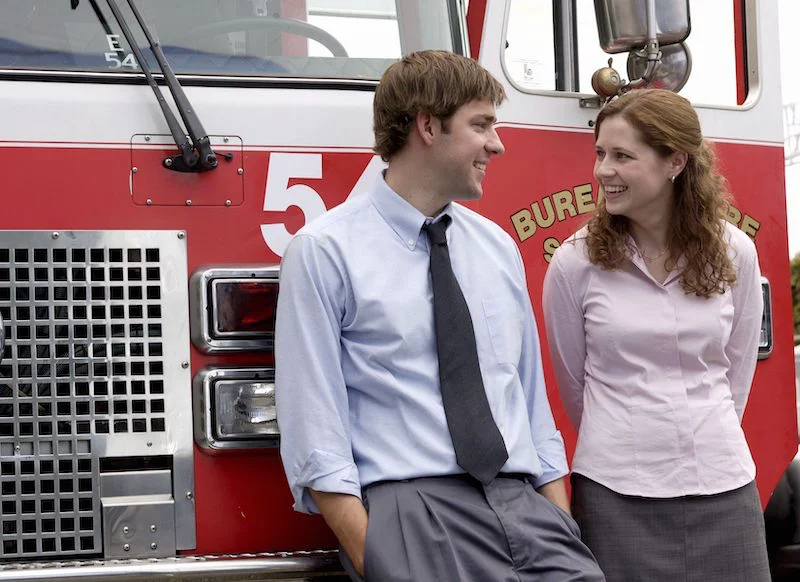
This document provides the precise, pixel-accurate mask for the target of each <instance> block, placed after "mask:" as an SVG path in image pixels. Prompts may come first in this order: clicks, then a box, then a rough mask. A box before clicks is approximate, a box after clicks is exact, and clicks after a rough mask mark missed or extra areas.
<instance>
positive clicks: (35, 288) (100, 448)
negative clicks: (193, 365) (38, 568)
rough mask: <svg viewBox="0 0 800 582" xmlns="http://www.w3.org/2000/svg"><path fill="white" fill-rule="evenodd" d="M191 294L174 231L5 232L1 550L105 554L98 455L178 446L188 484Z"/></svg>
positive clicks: (0, 237)
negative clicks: (184, 410)
mask: <svg viewBox="0 0 800 582" xmlns="http://www.w3.org/2000/svg"><path fill="white" fill-rule="evenodd" d="M170 278H172V280H168V279H170ZM176 282H177V284H176ZM187 303H188V299H187V290H186V251H185V242H184V240H183V239H182V235H181V238H180V239H179V237H178V236H176V233H175V232H171V233H168V232H160V233H159V232H154V233H144V232H138V231H137V232H130V231H129V232H103V233H97V232H95V233H93V232H69V233H51V232H47V233H44V232H13V233H12V232H0V311H1V312H2V314H3V316H4V318H5V320H6V332H7V344H6V349H5V353H4V358H3V362H2V364H0V488H2V505H1V506H0V522H2V544H1V545H0V559H8V558H28V557H37V556H47V555H59V556H63V555H66V554H77V555H83V554H87V555H88V554H94V555H100V554H102V550H103V548H102V531H101V514H100V512H101V507H100V492H99V485H98V483H99V474H100V470H101V467H100V459H101V458H110V457H120V456H136V455H158V454H171V455H176V454H177V455H180V456H181V459H182V460H176V461H175V464H176V473H175V476H176V477H175V481H176V488H180V489H181V490H182V491H184V492H185V491H189V490H191V487H192V476H191V465H189V469H190V471H189V474H188V476H186V475H183V476H181V477H179V476H178V472H177V471H178V470H179V469H180V467H179V466H180V465H182V466H183V468H184V470H185V467H186V459H185V458H183V457H184V456H185V453H186V450H187V449H188V456H189V458H190V457H191V424H190V423H191V419H188V423H187V419H185V418H184V416H183V415H182V414H180V413H178V412H177V410H178V409H179V407H180V406H181V403H180V402H178V401H177V400H178V398H177V397H178V396H182V398H183V399H184V400H185V398H187V397H188V394H189V393H188V390H189V388H188V386H189V383H190V379H189V378H188V370H185V364H184V365H183V366H181V362H183V361H188V327H187V325H186V317H187V316H186V312H187V309H188V308H187ZM181 340H182V341H181ZM170 386H171V387H172V388H171V389H170V388H169V387H170ZM184 425H185V426H184ZM184 432H185V433H187V435H186V436H184V435H183V433H184ZM170 439H171V440H170ZM182 453H183V454H182ZM189 462H190V461H189ZM190 509H191V510H192V515H191V517H192V521H193V507H192V508H190ZM178 511H183V512H184V513H185V511H186V509H185V508H183V509H181V508H178V507H176V514H177V513H178ZM184 518H185V515H184ZM183 521H184V522H185V521H186V519H184V520H183ZM186 535H188V534H186ZM188 537H190V538H191V543H192V544H193V542H194V529H193V525H192V526H191V532H190V535H188ZM187 539H188V538H187Z"/></svg>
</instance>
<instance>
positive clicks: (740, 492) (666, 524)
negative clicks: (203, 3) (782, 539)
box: [572, 474, 770, 582]
mask: <svg viewBox="0 0 800 582" xmlns="http://www.w3.org/2000/svg"><path fill="white" fill-rule="evenodd" d="M572 515H573V516H574V518H575V520H576V521H577V522H578V525H579V526H580V528H581V534H582V536H581V537H582V539H583V542H584V543H585V544H586V545H587V546H589V549H590V550H592V553H594V555H595V557H596V558H597V561H598V563H599V564H600V567H601V568H602V570H603V572H604V573H605V575H606V578H607V580H608V582H634V581H641V580H646V581H648V582H660V581H662V580H663V581H665V582H769V581H770V574H769V563H768V560H767V547H766V542H765V538H764V517H763V514H762V513H761V503H760V501H759V497H758V491H757V489H756V485H755V482H751V483H749V484H748V485H745V486H744V487H740V488H739V489H734V490H733V491H727V492H725V493H720V494H717V495H702V496H688V497H673V498H668V499H654V498H646V497H634V496H629V495H621V494H619V493H616V492H614V491H612V490H611V489H608V488H607V487H604V486H603V485H600V484H599V483H597V482H595V481H592V480H591V479H588V478H587V477H584V476H583V475H578V474H573V475H572Z"/></svg>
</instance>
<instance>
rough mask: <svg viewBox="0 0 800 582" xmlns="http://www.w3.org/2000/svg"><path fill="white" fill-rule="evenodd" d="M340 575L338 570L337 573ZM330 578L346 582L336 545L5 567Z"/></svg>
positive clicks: (72, 573)
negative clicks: (243, 552) (267, 551)
mask: <svg viewBox="0 0 800 582" xmlns="http://www.w3.org/2000/svg"><path fill="white" fill-rule="evenodd" d="M337 574H338V575H337ZM323 577H324V578H325V579H326V580H330V581H331V582H337V581H339V582H344V581H346V580H348V578H347V577H346V576H345V575H344V574H343V572H342V570H341V565H340V564H339V559H338V557H337V553H336V552H335V551H332V550H319V551H309V552H275V553H260V554H239V555H232V554H227V555H212V556H180V557H177V558H160V559H151V560H87V561H74V562H50V563H47V562H25V563H17V564H5V565H2V566H0V581H6V580H8V581H12V580H13V581H15V582H23V581H32V580H35V581H37V582H44V581H54V582H55V581H58V582H85V581H92V582H95V581H100V580H114V581H127V582H130V581H137V582H145V581H153V580H165V581H167V580H168V581H169V582H182V581H189V580H192V581H199V580H202V581H204V582H224V581H233V580H272V581H287V582H288V581H290V580H291V581H292V582H301V581H303V580H311V579H315V580H316V579H319V578H323Z"/></svg>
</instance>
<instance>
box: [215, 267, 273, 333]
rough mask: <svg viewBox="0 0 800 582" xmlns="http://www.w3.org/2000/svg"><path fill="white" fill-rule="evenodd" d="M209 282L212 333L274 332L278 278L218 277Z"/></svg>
mask: <svg viewBox="0 0 800 582" xmlns="http://www.w3.org/2000/svg"><path fill="white" fill-rule="evenodd" d="M211 286H212V289H211V314H210V315H211V323H212V325H211V334H212V336H215V337H231V336H233V337H247V336H264V335H267V334H270V335H271V334H272V333H274V331H275V308H276V306H277V301H278V281H277V280H263V279H262V280H255V281H254V280H252V279H217V280H214V281H212V283H211Z"/></svg>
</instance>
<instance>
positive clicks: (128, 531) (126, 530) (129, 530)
mask: <svg viewBox="0 0 800 582" xmlns="http://www.w3.org/2000/svg"><path fill="white" fill-rule="evenodd" d="M122 533H124V534H125V535H128V534H129V533H131V528H129V527H128V526H127V525H126V526H125V527H123V528H122Z"/></svg>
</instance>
